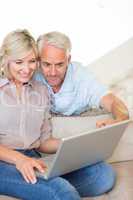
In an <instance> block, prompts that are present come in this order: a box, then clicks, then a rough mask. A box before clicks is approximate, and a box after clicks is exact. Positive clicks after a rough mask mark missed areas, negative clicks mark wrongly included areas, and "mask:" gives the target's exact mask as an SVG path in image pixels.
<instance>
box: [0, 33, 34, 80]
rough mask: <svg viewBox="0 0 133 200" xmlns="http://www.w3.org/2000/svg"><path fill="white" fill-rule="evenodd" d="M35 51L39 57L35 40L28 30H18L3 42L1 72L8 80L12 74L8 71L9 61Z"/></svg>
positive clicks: (0, 61)
mask: <svg viewBox="0 0 133 200" xmlns="http://www.w3.org/2000/svg"><path fill="white" fill-rule="evenodd" d="M31 50H33V51H34V53H35V55H36V57H38V52H37V45H36V42H35V40H34V38H33V37H32V36H31V34H30V33H29V32H28V31H27V30H26V29H23V30H21V29H18V30H15V31H12V32H10V33H9V34H8V35H7V36H6V37H5V38H4V40H3V44H2V46H1V48H0V72H1V75H4V76H5V77H7V78H10V76H11V74H10V72H9V69H8V60H9V58H11V59H20V58H23V57H25V56H26V54H27V53H28V52H29V51H31Z"/></svg>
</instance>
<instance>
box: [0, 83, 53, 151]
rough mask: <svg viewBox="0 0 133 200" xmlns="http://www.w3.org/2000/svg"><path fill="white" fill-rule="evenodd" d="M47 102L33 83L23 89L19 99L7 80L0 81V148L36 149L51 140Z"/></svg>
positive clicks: (42, 90)
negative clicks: (2, 146)
mask: <svg viewBox="0 0 133 200" xmlns="http://www.w3.org/2000/svg"><path fill="white" fill-rule="evenodd" d="M49 110H50V99H49V95H48V91H47V88H46V87H45V86H44V85H42V84H41V83H39V82H37V81H30V82H29V83H26V84H24V85H23V87H22V90H21V97H20V96H18V95H17V90H16V86H15V84H14V83H13V82H11V81H9V80H8V79H0V144H3V145H6V146H8V147H10V148H13V149H28V148H29V149H31V148H38V147H39V146H40V143H41V142H42V141H44V140H46V139H47V138H49V137H50V136H51V132H52V131H51V130H52V128H51V120H50V118H51V116H50V114H49Z"/></svg>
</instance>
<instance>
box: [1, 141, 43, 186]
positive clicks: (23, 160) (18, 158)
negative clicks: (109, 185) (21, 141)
mask: <svg viewBox="0 0 133 200" xmlns="http://www.w3.org/2000/svg"><path fill="white" fill-rule="evenodd" d="M0 160H2V161H5V162H7V163H11V164H14V165H15V166H16V168H17V169H18V171H19V172H20V173H21V174H22V176H23V178H24V179H25V181H26V182H27V183H33V184H34V183H36V181H37V180H36V175H35V171H34V168H36V169H37V170H38V171H40V172H42V173H44V171H45V168H46V166H45V164H44V162H43V161H41V160H39V159H35V158H30V157H28V156H25V155H23V154H22V153H20V152H17V151H15V150H12V149H9V148H8V147H5V146H4V145H0Z"/></svg>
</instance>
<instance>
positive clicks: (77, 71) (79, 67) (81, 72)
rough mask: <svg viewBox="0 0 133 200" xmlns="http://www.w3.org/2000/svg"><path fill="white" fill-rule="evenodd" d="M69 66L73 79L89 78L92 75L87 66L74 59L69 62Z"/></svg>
mask: <svg viewBox="0 0 133 200" xmlns="http://www.w3.org/2000/svg"><path fill="white" fill-rule="evenodd" d="M71 66H72V73H73V78H74V80H89V79H90V78H93V77H94V75H93V73H92V72H91V71H90V70H89V68H88V67H87V66H84V65H83V64H82V63H80V62H75V61H74V62H72V63H71Z"/></svg>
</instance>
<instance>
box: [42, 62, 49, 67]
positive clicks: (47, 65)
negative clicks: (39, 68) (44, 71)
mask: <svg viewBox="0 0 133 200" xmlns="http://www.w3.org/2000/svg"><path fill="white" fill-rule="evenodd" d="M42 65H43V66H44V67H49V66H50V63H46V62H43V63H42Z"/></svg>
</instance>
